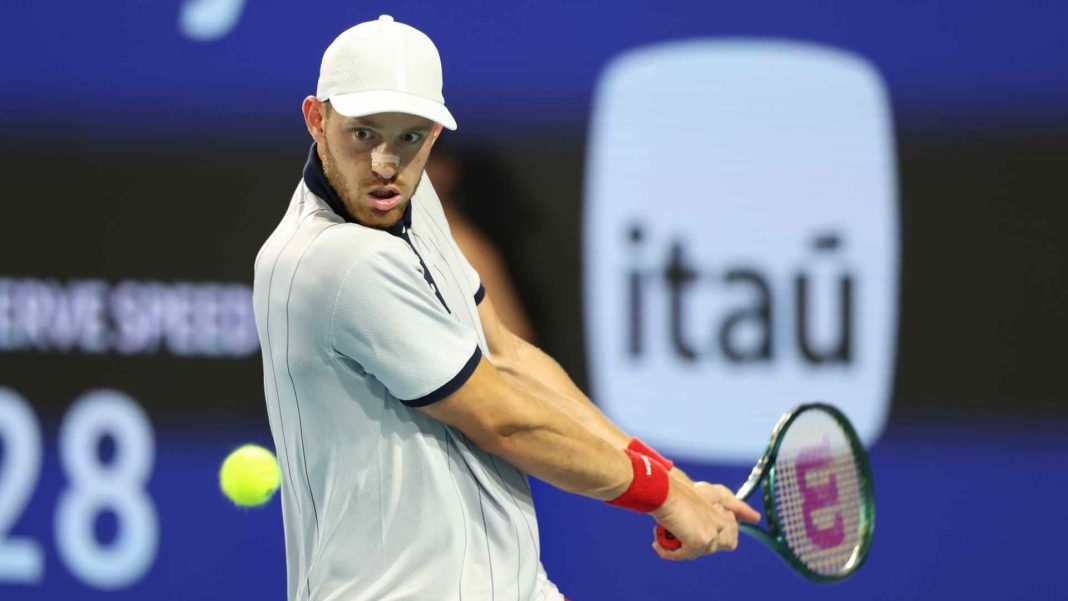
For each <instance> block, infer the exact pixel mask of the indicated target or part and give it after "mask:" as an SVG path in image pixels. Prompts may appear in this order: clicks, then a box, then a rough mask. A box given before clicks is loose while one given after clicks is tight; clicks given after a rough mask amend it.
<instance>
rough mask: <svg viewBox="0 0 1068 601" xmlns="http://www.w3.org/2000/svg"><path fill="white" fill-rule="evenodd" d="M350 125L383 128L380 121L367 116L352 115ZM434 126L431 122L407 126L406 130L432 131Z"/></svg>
mask: <svg viewBox="0 0 1068 601" xmlns="http://www.w3.org/2000/svg"><path fill="white" fill-rule="evenodd" d="M350 125H355V126H365V127H373V128H375V129H381V128H380V127H379V125H378V123H376V122H375V121H374V120H373V119H368V118H366V117H352V121H351V122H350ZM433 128H434V124H433V123H431V124H429V125H413V126H412V127H409V128H406V129H405V131H430V130H431V129H433Z"/></svg>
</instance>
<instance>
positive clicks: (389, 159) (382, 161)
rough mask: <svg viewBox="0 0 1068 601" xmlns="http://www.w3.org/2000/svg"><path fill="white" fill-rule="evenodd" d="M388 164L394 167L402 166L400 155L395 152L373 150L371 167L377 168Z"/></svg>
mask: <svg viewBox="0 0 1068 601" xmlns="http://www.w3.org/2000/svg"><path fill="white" fill-rule="evenodd" d="M386 165H392V166H393V167H394V168H397V167H399V166H400V157H399V156H397V155H395V154H386V153H384V152H372V153H371V168H372V169H377V168H379V167H385V166H386Z"/></svg>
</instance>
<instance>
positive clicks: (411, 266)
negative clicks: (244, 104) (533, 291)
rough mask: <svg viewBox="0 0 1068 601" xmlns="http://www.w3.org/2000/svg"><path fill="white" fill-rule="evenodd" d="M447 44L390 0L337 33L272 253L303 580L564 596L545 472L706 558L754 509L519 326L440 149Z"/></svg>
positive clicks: (305, 585)
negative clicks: (575, 376) (654, 438)
mask: <svg viewBox="0 0 1068 601" xmlns="http://www.w3.org/2000/svg"><path fill="white" fill-rule="evenodd" d="M441 90H442V74H441V62H440V58H439V56H438V51H437V49H436V48H435V46H434V44H433V43H432V42H431V40H430V39H429V38H428V37H427V36H426V35H424V34H422V33H420V32H419V31H417V30H415V29H413V28H412V27H409V26H407V25H403V24H401V23H397V22H395V21H394V20H393V19H392V18H391V17H389V16H385V15H384V16H382V17H380V18H379V19H378V20H376V21H371V22H367V23H361V24H359V25H356V26H355V27H352V28H351V29H349V30H347V31H345V32H344V33H342V34H341V35H340V36H339V37H338V38H337V39H336V40H334V42H333V43H332V44H331V45H330V46H329V47H328V48H327V50H326V53H325V54H324V55H323V60H322V65H321V69H320V73H319V83H318V89H317V94H316V95H315V96H309V97H308V98H306V99H305V100H304V103H303V113H304V119H305V122H306V125H307V128H308V132H309V133H310V134H311V136H312V138H313V139H314V143H313V144H312V145H311V150H310V152H309V153H308V159H307V163H306V164H305V166H304V172H303V177H302V179H301V181H300V183H299V184H298V185H297V188H296V191H295V192H294V193H293V197H292V200H291V202H290V204H289V208H288V210H287V211H286V213H285V216H284V217H283V218H282V221H281V223H280V224H279V225H278V228H277V229H276V230H275V231H274V233H273V234H271V236H270V238H268V240H267V241H266V242H265V243H264V245H263V248H262V249H261V250H260V252H259V255H258V256H257V258H256V267H255V286H254V303H255V312H256V324H257V328H258V330H259V337H260V342H261V344H262V350H263V366H264V388H265V391H266V400H267V410H268V415H269V419H270V426H271V431H272V434H273V437H274V443H275V448H276V451H277V454H278V458H279V462H280V464H281V466H282V472H283V482H282V517H283V523H284V526H285V541H286V563H287V566H286V567H287V574H288V597H289V599H290V600H305V599H316V600H318V599H323V600H327V599H329V600H335V599H336V600H345V601H361V600H367V601H372V600H373V601H388V600H391V599H435V600H453V599H455V600H461V599H462V600H466V601H480V600H489V599H520V600H558V599H562V598H563V597H562V595H561V594H560V593H559V592H558V591H557V589H556V587H555V586H554V585H553V584H552V582H550V581H549V579H548V578H547V577H546V574H545V571H544V570H543V568H542V566H541V562H540V560H539V553H540V549H539V540H538V523H537V518H536V516H535V512H534V506H533V502H532V500H531V494H530V487H529V484H528V481H527V474H531V475H533V476H535V477H537V478H541V479H542V480H544V481H546V482H549V483H550V484H552V485H554V486H557V487H559V488H561V489H563V490H566V491H569V492H572V493H576V494H581V495H586V496H589V497H593V498H595V499H601V500H604V501H607V502H608V503H610V504H613V505H616V506H620V507H624V508H629V509H632V510H636V511H641V512H645V513H651V514H652V515H653V517H654V518H655V519H656V520H657V521H659V522H660V523H662V524H663V525H664V526H665V527H667V528H668V529H669V530H670V531H671V532H673V533H674V534H675V535H676V536H677V537H678V538H679V539H680V540H681V541H682V543H683V544H682V547H681V548H680V549H678V550H675V551H668V550H666V549H664V548H662V547H660V546H659V545H658V544H657V543H656V542H655V539H654V543H653V546H654V548H655V549H656V552H657V553H659V554H660V556H661V557H664V558H666V559H689V558H694V557H697V556H699V555H703V554H707V553H712V552H714V551H717V550H720V549H733V548H734V547H735V546H736V545H737V538H738V528H737V519H739V518H740V519H747V520H755V519H757V517H758V516H757V514H756V512H755V511H753V510H752V509H751V508H750V507H749V506H748V505H746V504H745V503H743V502H741V501H739V500H737V499H736V498H734V496H733V495H732V494H731V493H730V492H729V491H728V490H727V489H725V488H724V487H722V486H714V485H711V484H707V483H699V484H696V485H695V484H694V483H692V482H691V481H689V479H688V478H686V477H685V475H684V474H682V473H681V472H680V471H679V470H677V469H674V468H673V467H672V465H671V463H670V462H669V461H668V460H666V459H664V458H663V457H660V456H659V455H657V454H656V453H655V451H653V450H652V449H649V448H648V447H646V446H645V445H643V444H642V443H641V442H640V441H638V440H636V439H632V438H631V437H629V436H628V435H626V434H625V433H624V432H622V431H620V430H619V428H617V427H616V426H614V425H613V424H612V423H611V422H610V421H609V420H607V419H606V418H605V417H604V416H603V415H602V414H601V413H600V412H599V411H598V410H597V408H596V407H595V406H594V405H593V404H592V403H591V402H590V401H589V400H588V399H587V398H586V397H585V396H584V395H583V394H582V393H581V392H580V391H579V390H578V388H577V387H576V386H575V385H574V384H573V383H572V382H571V380H570V379H569V378H568V376H567V375H566V373H565V372H564V371H563V370H562V369H561V368H560V366H559V365H558V364H557V363H556V362H555V361H553V360H552V359H551V358H549V357H548V356H546V355H545V354H544V353H542V352H541V351H540V350H538V349H537V348H535V347H533V346H530V345H529V344H527V343H525V342H523V341H522V340H521V339H520V338H518V337H517V336H514V335H513V334H511V333H510V332H509V331H507V330H506V329H505V328H504V327H503V326H502V325H501V322H500V320H499V319H498V317H497V315H496V314H495V312H494V310H493V302H492V300H491V298H490V296H489V294H487V293H486V291H485V289H484V288H483V286H482V285H481V283H480V281H479V277H478V274H477V273H475V271H474V270H473V269H472V268H471V266H470V265H469V263H468V262H467V260H466V259H465V258H464V256H463V254H462V253H461V252H460V250H459V249H458V248H457V246H456V244H455V243H454V242H453V239H452V237H451V235H450V233H449V226H448V223H447V222H446V220H445V216H444V214H443V212H442V208H441V203H440V202H439V200H438V198H437V196H436V195H435V192H434V188H433V186H432V185H431V183H430V182H429V181H428V179H427V178H426V175H425V174H424V171H423V167H424V165H425V163H426V161H427V156H428V155H429V153H430V151H431V149H432V147H433V146H434V141H435V140H436V139H437V138H438V136H439V134H440V133H441V130H442V128H447V129H450V130H453V129H456V121H455V120H454V119H453V116H452V115H451V114H450V112H449V110H448V109H447V108H446V107H445V104H444V99H443V97H442V93H441Z"/></svg>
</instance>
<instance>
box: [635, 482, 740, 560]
mask: <svg viewBox="0 0 1068 601" xmlns="http://www.w3.org/2000/svg"><path fill="white" fill-rule="evenodd" d="M695 497H696V499H695ZM697 500H699V501H698V504H697V506H696V507H695V506H693V505H692V503H693V502H694V501H697ZM653 517H655V518H656V520H657V522H659V523H660V524H661V525H663V526H664V527H665V528H667V530H668V531H670V532H671V533H672V534H673V535H674V536H675V538H677V539H678V540H679V542H680V543H682V546H681V547H679V548H677V549H673V550H670V549H666V548H664V547H663V546H662V545H661V544H660V542H659V541H658V540H657V537H656V528H654V529H653V549H654V550H655V551H656V553H657V554H658V555H660V557H661V558H663V559H669V560H681V559H694V558H697V557H700V556H702V555H708V554H711V553H715V552H716V551H719V550H721V549H726V550H728V551H733V550H734V549H736V548H737V547H738V521H739V520H742V521H746V522H750V523H755V522H758V521H760V514H759V513H757V511H756V510H754V509H753V508H752V507H750V506H749V505H748V504H747V503H745V502H744V501H742V500H740V499H738V498H737V497H735V496H734V494H733V493H732V492H731V491H730V490H729V489H728V488H727V487H725V486H723V485H721V484H710V483H708V482H698V483H696V484H692V485H691V483H690V480H689V479H688V478H685V479H684V478H679V477H677V476H675V475H674V473H672V479H671V489H670V491H669V493H668V499H667V500H666V501H665V502H664V505H663V506H662V507H661V508H660V509H658V510H657V511H655V512H653ZM679 528H681V529H683V530H682V532H684V533H683V534H680V531H679V530H677V529H679Z"/></svg>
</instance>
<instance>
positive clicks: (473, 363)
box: [401, 345, 482, 407]
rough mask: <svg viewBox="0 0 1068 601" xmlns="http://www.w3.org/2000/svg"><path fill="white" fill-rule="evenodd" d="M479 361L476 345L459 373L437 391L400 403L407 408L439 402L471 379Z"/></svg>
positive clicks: (480, 356)
mask: <svg viewBox="0 0 1068 601" xmlns="http://www.w3.org/2000/svg"><path fill="white" fill-rule="evenodd" d="M481 360H482V349H480V348H478V346H477V345H476V346H475V352H474V353H472V354H471V358H470V359H468V360H467V363H465V364H464V366H463V367H461V368H460V372H459V373H457V374H456V375H455V376H453V377H452V379H451V380H449V381H448V382H445V383H444V384H442V385H441V386H439V387H438V389H437V390H435V391H433V392H431V393H430V394H428V395H426V396H421V397H419V398H416V399H411V400H409V401H405V400H401V402H402V403H404V404H405V405H407V406H409V407H426V406H427V405H430V404H433V403H436V402H438V401H440V400H441V399H443V398H445V397H447V396H449V395H450V394H452V393H454V392H456V391H457V390H459V389H460V387H461V386H463V385H464V383H466V382H467V381H468V380H469V379H470V378H471V374H473V373H475V368H476V367H478V362H479V361H481Z"/></svg>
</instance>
